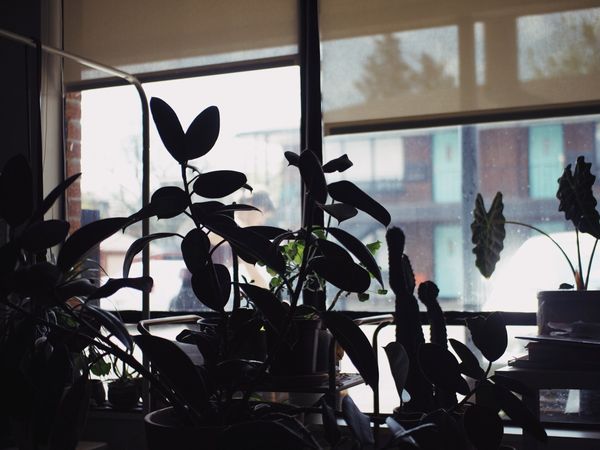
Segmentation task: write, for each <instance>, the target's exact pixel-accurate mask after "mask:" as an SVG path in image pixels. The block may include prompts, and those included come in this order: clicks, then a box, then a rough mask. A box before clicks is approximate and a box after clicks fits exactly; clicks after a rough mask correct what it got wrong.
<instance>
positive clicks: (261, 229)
mask: <svg viewBox="0 0 600 450" xmlns="http://www.w3.org/2000/svg"><path fill="white" fill-rule="evenodd" d="M245 228H246V230H250V231H253V232H254V233H258V234H260V235H261V236H262V237H264V238H265V239H269V240H272V239H276V238H278V237H279V236H283V235H285V234H287V233H288V231H287V230H284V229H283V228H278V227H272V226H269V225H253V226H249V227H245Z"/></svg>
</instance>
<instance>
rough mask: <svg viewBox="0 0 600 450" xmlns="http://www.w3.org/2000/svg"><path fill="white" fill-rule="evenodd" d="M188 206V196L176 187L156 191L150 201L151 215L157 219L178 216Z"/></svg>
mask: <svg viewBox="0 0 600 450" xmlns="http://www.w3.org/2000/svg"><path fill="white" fill-rule="evenodd" d="M187 206H188V196H187V194H186V193H185V191H184V190H183V189H181V188H180V187H177V186H165V187H161V188H159V189H157V190H156V191H155V192H154V194H152V198H151V199H150V207H151V210H152V215H155V216H156V217H158V218H159V219H170V218H171V217H175V216H178V215H179V214H181V213H182V212H183V211H185V209H186V208H187Z"/></svg>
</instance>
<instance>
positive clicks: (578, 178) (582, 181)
mask: <svg viewBox="0 0 600 450" xmlns="http://www.w3.org/2000/svg"><path fill="white" fill-rule="evenodd" d="M591 167H592V163H586V162H585V158H584V157H583V156H580V157H578V158H577V162H576V164H575V169H574V171H573V172H571V164H569V165H568V166H567V167H566V168H565V170H564V172H563V174H562V176H561V177H560V178H559V179H558V191H557V192H556V198H558V200H559V206H558V210H559V211H562V212H564V213H565V218H566V219H567V220H570V221H571V222H573V225H574V226H575V228H576V229H577V230H579V231H581V232H582V233H588V234H591V235H592V236H594V237H595V238H596V239H600V214H598V211H597V210H596V204H597V202H596V199H595V198H594V192H593V190H592V188H593V186H594V182H595V181H596V177H595V176H594V175H592V173H591V172H590V168H591Z"/></svg>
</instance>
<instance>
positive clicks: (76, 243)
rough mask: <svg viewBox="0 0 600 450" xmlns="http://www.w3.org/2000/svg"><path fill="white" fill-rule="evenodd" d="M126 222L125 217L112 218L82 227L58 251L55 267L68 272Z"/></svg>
mask: <svg viewBox="0 0 600 450" xmlns="http://www.w3.org/2000/svg"><path fill="white" fill-rule="evenodd" d="M128 220H129V219H127V218H126V217H113V218H109V219H100V220H97V221H95V222H92V223H89V224H87V225H84V226H83V227H81V228H80V229H79V230H77V231H75V232H74V233H73V234H72V235H71V236H70V237H69V238H68V239H67V240H66V242H65V243H64V245H63V246H62V248H61V249H60V253H59V254H58V259H57V266H58V267H59V268H60V269H62V270H63V271H67V270H69V269H70V268H71V267H73V266H74V265H75V264H76V263H77V262H78V261H79V260H80V259H81V258H82V257H83V256H84V255H85V254H86V253H87V252H88V251H90V250H91V249H92V248H93V247H95V246H96V245H98V244H99V243H100V242H102V241H103V240H104V239H106V238H108V237H109V236H112V235H113V234H115V233H116V232H117V231H119V230H120V229H121V228H123V226H125V224H126V223H127V222H128Z"/></svg>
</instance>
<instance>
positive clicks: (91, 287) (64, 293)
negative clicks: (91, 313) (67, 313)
mask: <svg viewBox="0 0 600 450" xmlns="http://www.w3.org/2000/svg"><path fill="white" fill-rule="evenodd" d="M96 289H98V286H96V285H95V284H94V283H93V282H92V281H91V280H88V279H86V278H76V279H75V280H71V281H68V282H66V283H63V284H61V285H60V286H58V287H57V288H56V295H57V296H58V298H59V300H61V301H67V300H69V299H70V298H72V297H84V296H87V295H90V294H91V293H92V292H94V291H95V290H96Z"/></svg>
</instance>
